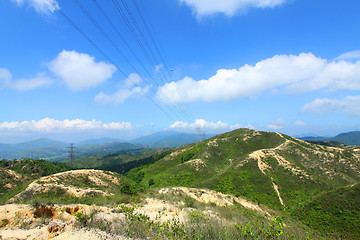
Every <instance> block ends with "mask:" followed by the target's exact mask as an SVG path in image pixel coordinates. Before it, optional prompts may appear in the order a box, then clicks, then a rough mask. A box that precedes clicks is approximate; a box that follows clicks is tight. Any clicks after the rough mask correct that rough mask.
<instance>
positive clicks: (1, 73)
mask: <svg viewBox="0 0 360 240" xmlns="http://www.w3.org/2000/svg"><path fill="white" fill-rule="evenodd" d="M0 83H1V85H2V86H3V87H5V88H9V89H15V90H18V91H27V90H32V89H35V88H40V87H46V86H49V85H51V84H52V83H53V80H52V79H51V78H49V77H46V76H45V75H44V74H43V73H38V74H37V76H36V77H34V78H27V79H26V78H21V79H18V80H13V79H12V74H11V73H10V72H9V70H7V69H6V68H0Z"/></svg>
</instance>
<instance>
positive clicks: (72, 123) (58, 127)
mask: <svg viewBox="0 0 360 240" xmlns="http://www.w3.org/2000/svg"><path fill="white" fill-rule="evenodd" d="M99 129H100V130H101V129H102V130H131V129H133V126H132V125H131V124H130V123H129V122H112V123H102V122H101V121H96V120H92V121H86V120H81V119H73V120H69V119H65V120H56V119H51V118H44V119H41V120H39V121H34V120H32V121H22V122H2V123H0V130H11V131H35V132H64V131H85V130H99Z"/></svg>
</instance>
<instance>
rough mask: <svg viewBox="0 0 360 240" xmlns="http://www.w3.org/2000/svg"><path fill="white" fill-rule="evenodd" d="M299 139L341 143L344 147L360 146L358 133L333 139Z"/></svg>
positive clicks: (341, 134) (354, 132) (359, 132)
mask: <svg viewBox="0 0 360 240" xmlns="http://www.w3.org/2000/svg"><path fill="white" fill-rule="evenodd" d="M299 139H301V140H304V141H335V142H341V143H344V144H345V145H350V146H355V145H359V146H360V131H353V132H347V133H340V134H339V135H336V136H335V137H313V136H307V137H300V138H299Z"/></svg>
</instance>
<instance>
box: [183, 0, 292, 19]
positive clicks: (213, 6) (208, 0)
mask: <svg viewBox="0 0 360 240" xmlns="http://www.w3.org/2000/svg"><path fill="white" fill-rule="evenodd" d="M179 1H180V3H184V4H186V5H188V6H190V7H191V9H192V11H193V12H194V13H195V14H196V16H197V17H198V18H201V17H203V16H209V15H213V14H216V13H223V14H225V15H226V16H228V17H232V16H234V15H235V14H236V13H237V12H238V11H240V10H246V9H249V8H267V7H275V6H278V5H281V4H283V3H284V2H286V1H287V0H222V1H219V0H179Z"/></svg>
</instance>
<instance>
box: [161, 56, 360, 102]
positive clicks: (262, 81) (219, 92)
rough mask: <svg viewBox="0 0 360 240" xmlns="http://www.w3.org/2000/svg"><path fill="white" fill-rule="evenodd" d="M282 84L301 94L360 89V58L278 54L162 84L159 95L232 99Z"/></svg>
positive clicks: (166, 98)
mask: <svg viewBox="0 0 360 240" xmlns="http://www.w3.org/2000/svg"><path fill="white" fill-rule="evenodd" d="M275 88H281V89H282V90H283V91H284V92H286V93H288V94H300V93H304V92H308V91H314V90H319V89H323V88H327V89H329V90H332V91H338V90H360V61H357V62H355V63H352V62H347V61H333V62H329V61H328V60H326V59H322V58H320V57H316V56H315V55H314V54H312V53H301V54H299V55H276V56H274V57H272V58H268V59H265V60H262V61H260V62H258V63H256V64H255V65H254V66H252V65H247V64H246V65H244V66H242V67H240V68H239V69H220V70H218V71H217V72H216V74H215V75H214V76H212V77H210V78H209V79H203V80H200V81H196V80H194V79H192V78H190V77H185V78H184V79H182V80H180V81H178V82H174V81H173V82H170V83H166V84H165V85H164V86H161V87H159V89H158V91H157V94H156V95H157V98H158V99H160V100H161V101H162V102H164V103H166V104H178V103H185V102H194V101H205V102H213V101H219V100H220V101H232V100H236V99H241V98H244V97H251V96H254V95H257V94H260V93H262V92H263V91H266V90H271V89H272V90H274V89H275Z"/></svg>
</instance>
